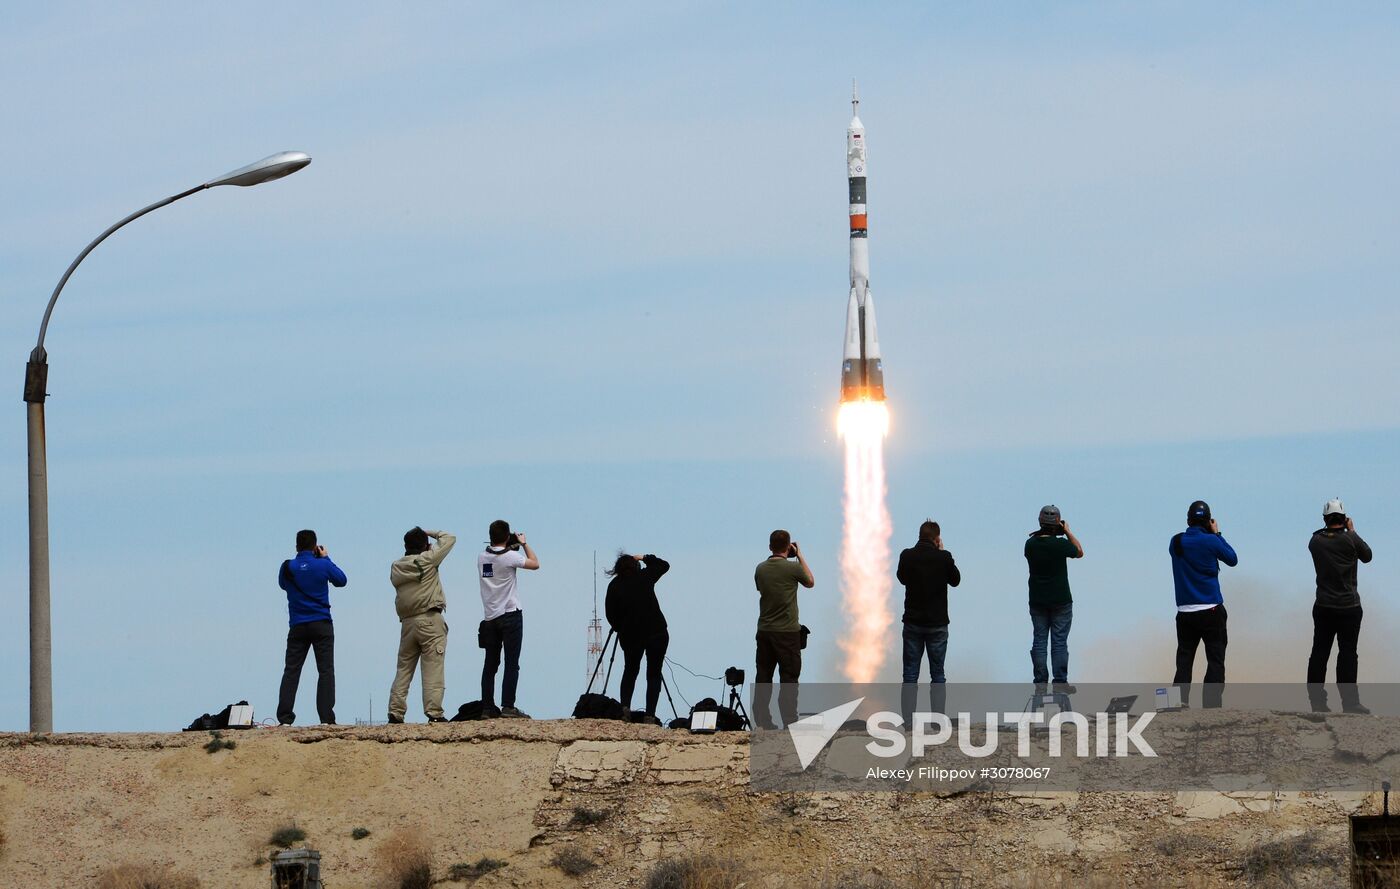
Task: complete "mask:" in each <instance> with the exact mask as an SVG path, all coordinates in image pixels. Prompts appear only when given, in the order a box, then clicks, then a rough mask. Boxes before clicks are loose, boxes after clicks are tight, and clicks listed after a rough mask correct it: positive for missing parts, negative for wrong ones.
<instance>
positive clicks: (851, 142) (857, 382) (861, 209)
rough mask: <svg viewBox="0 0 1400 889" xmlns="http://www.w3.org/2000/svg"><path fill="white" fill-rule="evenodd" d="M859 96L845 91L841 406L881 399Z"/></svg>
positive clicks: (881, 375) (882, 372)
mask: <svg viewBox="0 0 1400 889" xmlns="http://www.w3.org/2000/svg"><path fill="white" fill-rule="evenodd" d="M859 112H860V96H859V95H858V94H857V93H856V90H855V87H854V86H852V87H851V123H850V126H848V127H847V128H846V181H847V187H848V190H849V192H850V204H851V207H850V217H851V296H850V299H849V300H848V301H847V303H846V344H845V350H844V352H843V353H842V356H841V402H842V403H843V404H844V403H845V402H848V401H884V400H885V370H884V365H882V364H881V363H880V338H879V336H878V334H877V333H876V331H875V301H874V299H873V298H872V297H871V296H870V247H869V244H870V241H869V238H868V237H867V228H866V214H865V125H864V124H862V123H861V122H860V113H859Z"/></svg>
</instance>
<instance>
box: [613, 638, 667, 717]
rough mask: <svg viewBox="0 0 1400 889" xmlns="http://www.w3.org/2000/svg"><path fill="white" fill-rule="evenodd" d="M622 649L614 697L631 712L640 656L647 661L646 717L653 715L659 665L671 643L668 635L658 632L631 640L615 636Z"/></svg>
mask: <svg viewBox="0 0 1400 889" xmlns="http://www.w3.org/2000/svg"><path fill="white" fill-rule="evenodd" d="M617 643H618V645H619V646H621V648H622V686H621V688H619V689H618V695H619V696H620V697H621V698H622V706H623V707H626V708H627V709H628V710H631V709H632V690H633V689H634V688H636V686H637V673H638V672H640V671H641V669H642V655H644V654H645V655H646V658H647V715H648V716H655V715H656V702H657V701H659V700H660V699H661V682H662V678H661V664H662V663H663V662H664V661H665V659H666V648H667V647H668V646H669V645H670V644H671V634H670V633H668V632H666V631H665V630H662V631H661V632H659V633H656V634H654V635H652V636H650V637H645V638H642V639H635V638H633V637H631V636H628V637H627V638H623V637H622V636H618V637H617Z"/></svg>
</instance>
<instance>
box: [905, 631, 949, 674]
mask: <svg viewBox="0 0 1400 889" xmlns="http://www.w3.org/2000/svg"><path fill="white" fill-rule="evenodd" d="M925 650H927V651H928V674H929V680H930V681H932V682H935V683H939V682H946V681H947V680H946V679H945V678H944V675H943V659H944V658H945V657H946V656H947V654H948V625H947V624H944V625H943V626H941V627H919V626H915V625H914V624H905V625H904V681H905V682H918V681H919V667H920V666H921V665H922V664H923V660H924V651H925Z"/></svg>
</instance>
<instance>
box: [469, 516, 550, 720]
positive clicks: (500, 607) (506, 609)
mask: <svg viewBox="0 0 1400 889" xmlns="http://www.w3.org/2000/svg"><path fill="white" fill-rule="evenodd" d="M489 535H490V539H491V545H490V546H488V547H486V550H485V552H483V553H481V554H480V555H478V556H477V557H476V576H477V578H478V579H479V580H480V581H481V609H482V611H483V612H484V619H483V620H482V621H481V626H480V628H479V629H478V630H477V643H478V644H479V645H480V646H481V647H482V648H483V649H485V650H486V662H485V663H484V664H482V667H481V714H482V716H486V717H491V716H506V717H513V718H515V719H529V718H530V717H529V716H528V715H527V714H525V713H522V712H521V711H520V710H519V709H518V708H517V707H516V706H515V687H516V685H517V684H518V683H519V681H520V640H521V637H522V635H523V633H524V615H523V613H522V612H521V610H520V599H519V598H518V597H517V595H516V589H515V573H516V571H517V570H518V569H520V568H524V569H525V570H527V571H534V570H536V569H537V568H539V567H540V560H539V559H537V558H535V551H534V550H533V549H531V548H530V544H528V543H526V542H525V535H524V534H512V533H511V531H510V524H509V523H508V522H506V521H505V520H504V519H497V520H496V521H494V522H492V523H491V527H490V529H489ZM522 550H523V552H522ZM502 649H504V650H505V655H506V674H505V676H504V677H503V678H502V679H501V708H500V709H499V710H497V709H496V670H497V669H499V668H500V666H501V651H502Z"/></svg>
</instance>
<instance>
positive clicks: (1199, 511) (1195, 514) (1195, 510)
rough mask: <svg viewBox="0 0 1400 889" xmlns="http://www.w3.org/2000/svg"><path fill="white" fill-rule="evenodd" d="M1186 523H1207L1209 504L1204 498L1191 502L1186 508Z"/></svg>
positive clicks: (1208, 521)
mask: <svg viewBox="0 0 1400 889" xmlns="http://www.w3.org/2000/svg"><path fill="white" fill-rule="evenodd" d="M1186 523H1187V524H1188V525H1191V524H1197V523H1199V524H1202V525H1209V524H1210V504H1209V503H1207V502H1205V501H1204V500H1197V501H1196V502H1194V503H1192V504H1191V505H1190V506H1189V507H1187V509H1186Z"/></svg>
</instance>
